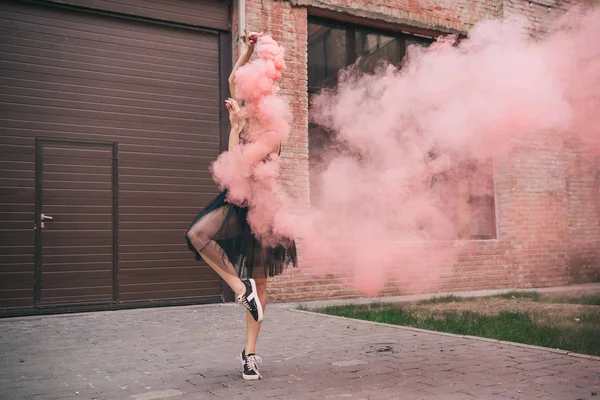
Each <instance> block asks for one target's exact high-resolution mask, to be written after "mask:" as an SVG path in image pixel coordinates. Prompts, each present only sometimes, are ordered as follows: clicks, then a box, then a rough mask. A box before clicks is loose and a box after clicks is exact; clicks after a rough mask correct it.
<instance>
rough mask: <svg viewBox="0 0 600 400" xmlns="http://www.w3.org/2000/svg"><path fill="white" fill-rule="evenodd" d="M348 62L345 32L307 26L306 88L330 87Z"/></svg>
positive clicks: (314, 24)
mask: <svg viewBox="0 0 600 400" xmlns="http://www.w3.org/2000/svg"><path fill="white" fill-rule="evenodd" d="M347 62H348V52H347V42H346V30H345V29H342V28H335V27H330V26H328V25H324V24H319V23H312V22H310V23H309V24H308V87H309V88H311V89H312V90H316V89H320V88H324V87H332V86H335V84H336V83H337V74H338V71H339V70H340V69H342V68H344V67H345V66H346V65H347Z"/></svg>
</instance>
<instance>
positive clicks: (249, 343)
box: [245, 278, 267, 354]
mask: <svg viewBox="0 0 600 400" xmlns="http://www.w3.org/2000/svg"><path fill="white" fill-rule="evenodd" d="M254 280H255V281H256V291H257V292H258V298H259V299H260V303H261V304H262V307H263V312H264V310H265V307H266V304H267V278H255V279H254ZM260 326H261V323H260V322H256V321H255V320H254V318H252V315H250V313H246V347H245V350H246V354H255V353H256V341H257V340H258V334H259V332H260Z"/></svg>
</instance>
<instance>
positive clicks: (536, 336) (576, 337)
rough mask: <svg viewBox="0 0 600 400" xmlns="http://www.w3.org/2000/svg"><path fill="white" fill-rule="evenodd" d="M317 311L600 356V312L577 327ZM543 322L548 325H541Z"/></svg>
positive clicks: (402, 312) (516, 315)
mask: <svg viewBox="0 0 600 400" xmlns="http://www.w3.org/2000/svg"><path fill="white" fill-rule="evenodd" d="M316 311H318V312H322V313H325V314H330V315H337V316H343V317H348V318H356V319H363V320H367V321H374V322H383V323H388V324H394V325H403V326H411V327H415V328H422V329H427V330H433V331H439V332H448V333H454V334H459V335H471V336H480V337H487V338H492V339H498V340H505V341H510V342H517V343H524V344H531V345H536V346H543V347H550V348H558V349H562V350H568V351H573V352H577V353H585V354H591V355H600V329H599V328H598V326H599V325H598V322H600V314H598V313H587V314H584V315H582V316H581V322H580V323H577V324H574V323H573V322H572V320H571V319H570V318H569V319H565V317H553V318H550V317H548V318H546V319H544V318H539V316H537V315H535V314H534V313H520V312H501V313H499V314H495V315H482V314H479V313H476V312H472V311H432V310H427V308H426V307H421V308H416V309H408V308H405V307H402V306H398V305H393V304H377V305H347V306H335V307H325V308H322V309H319V310H316ZM534 317H535V318H534ZM540 320H544V321H545V322H544V323H543V324H542V323H540V322H537V321H540Z"/></svg>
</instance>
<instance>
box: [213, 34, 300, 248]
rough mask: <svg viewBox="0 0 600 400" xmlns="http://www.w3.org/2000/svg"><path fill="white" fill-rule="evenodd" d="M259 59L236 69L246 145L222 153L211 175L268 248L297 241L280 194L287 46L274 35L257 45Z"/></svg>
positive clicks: (287, 113) (286, 129) (286, 130)
mask: <svg viewBox="0 0 600 400" xmlns="http://www.w3.org/2000/svg"><path fill="white" fill-rule="evenodd" d="M256 53H257V55H258V57H257V59H255V60H254V61H252V62H250V63H248V64H246V65H245V66H243V67H241V68H239V69H238V71H237V72H236V75H235V87H236V94H237V96H238V100H239V101H240V102H241V103H243V104H242V105H243V111H242V112H243V116H244V117H245V118H246V119H247V122H246V125H245V128H244V131H243V133H242V136H243V143H241V144H240V146H237V147H235V148H233V149H232V150H231V151H228V152H225V153H223V154H221V155H220V156H219V157H218V159H217V160H216V161H215V163H214V164H213V175H214V178H215V180H216V181H217V183H219V185H220V187H221V188H222V189H225V188H227V189H228V200H229V201H231V202H233V203H234V204H238V205H242V204H245V205H248V206H249V208H250V209H249V212H248V221H249V223H250V226H251V228H252V231H253V233H254V234H255V235H256V236H257V237H258V238H260V239H261V240H262V241H263V243H265V244H266V245H269V244H275V243H276V242H277V241H278V240H279V239H280V238H281V237H290V238H291V237H293V231H292V229H291V228H292V227H291V223H290V221H291V220H290V218H289V217H288V216H287V214H286V208H285V200H286V198H285V196H284V194H283V192H282V191H281V190H280V188H279V186H278V184H277V180H278V177H279V156H278V155H277V153H278V151H279V149H280V146H283V145H284V144H285V142H286V141H287V139H288V137H289V133H290V126H289V122H288V121H289V119H290V115H291V114H290V111H289V107H288V104H287V103H286V102H285V100H284V99H283V98H281V97H280V96H279V95H278V94H277V92H278V90H279V87H278V82H279V80H280V79H281V77H282V73H283V71H284V70H285V62H284V56H285V51H284V49H283V47H281V46H279V45H278V44H277V42H276V41H275V40H273V38H271V37H270V36H263V37H261V38H260V39H259V40H258V42H257V44H256Z"/></svg>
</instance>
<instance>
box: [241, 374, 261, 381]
mask: <svg viewBox="0 0 600 400" xmlns="http://www.w3.org/2000/svg"><path fill="white" fill-rule="evenodd" d="M242 379H244V380H245V381H257V380H259V379H260V376H258V375H245V374H244V373H243V372H242Z"/></svg>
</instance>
